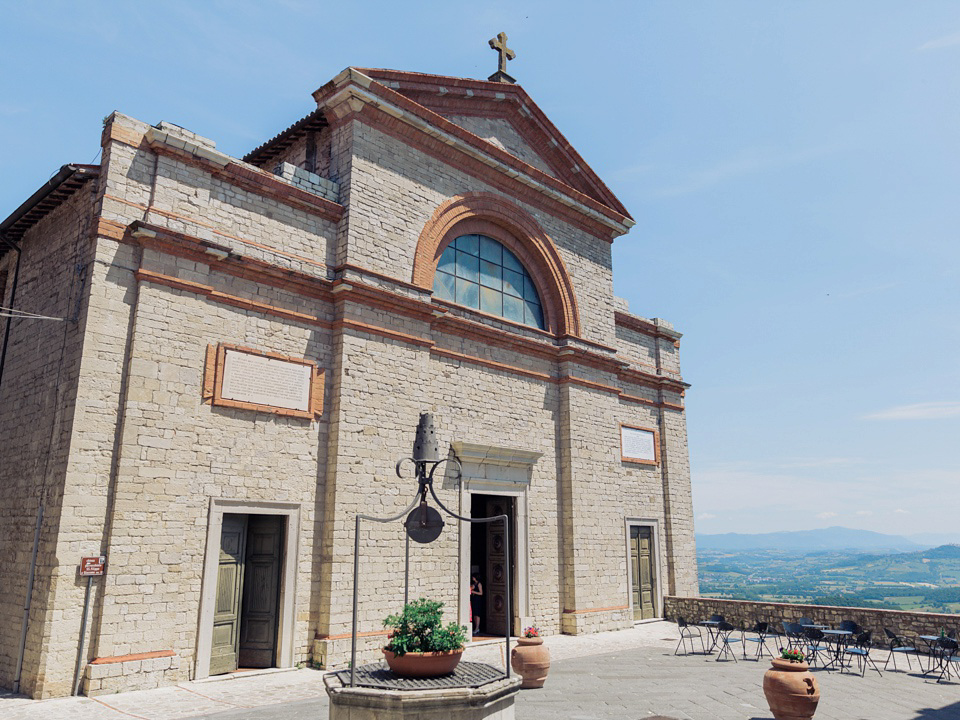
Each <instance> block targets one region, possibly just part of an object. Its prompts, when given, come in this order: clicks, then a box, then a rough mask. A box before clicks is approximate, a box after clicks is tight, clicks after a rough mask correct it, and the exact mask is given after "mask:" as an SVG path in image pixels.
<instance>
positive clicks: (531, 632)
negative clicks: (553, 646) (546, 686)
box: [510, 625, 550, 688]
mask: <svg viewBox="0 0 960 720" xmlns="http://www.w3.org/2000/svg"><path fill="white" fill-rule="evenodd" d="M510 665H511V667H513V669H514V670H516V671H517V674H519V675H520V677H522V678H523V682H522V683H521V685H520V687H521V688H539V687H543V683H544V682H545V681H546V679H547V673H548V672H549V671H550V651H549V650H548V649H547V646H546V645H544V644H543V638H542V637H541V636H540V628H538V627H537V626H536V625H531V626H530V627H528V628H526V629H525V630H524V631H523V635H522V636H521V637H518V638H517V646H516V647H515V648H514V649H513V651H512V652H511V653H510Z"/></svg>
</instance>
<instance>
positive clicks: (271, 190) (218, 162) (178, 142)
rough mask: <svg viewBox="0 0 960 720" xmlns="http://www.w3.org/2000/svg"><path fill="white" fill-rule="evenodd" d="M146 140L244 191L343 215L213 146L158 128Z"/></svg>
mask: <svg viewBox="0 0 960 720" xmlns="http://www.w3.org/2000/svg"><path fill="white" fill-rule="evenodd" d="M144 139H145V141H146V143H147V145H148V146H149V147H150V149H151V150H152V151H153V152H155V153H157V154H158V155H165V156H168V157H172V158H175V159H177V160H180V161H181V162H184V163H186V164H188V165H191V166H192V167H196V168H198V169H201V170H204V171H205V172H208V173H210V174H211V175H212V176H213V177H215V178H217V179H219V180H223V181H224V182H226V183H229V184H231V185H235V186H236V187H239V188H241V189H243V190H247V191H249V192H252V193H254V194H256V195H261V196H263V197H268V198H270V199H272V200H276V201H277V202H279V203H282V204H284V205H288V206H290V207H293V208H296V209H298V210H303V211H304V212H308V213H310V214H311V215H316V216H318V217H321V218H323V219H325V220H329V221H330V222H334V223H336V222H339V221H340V219H341V217H342V216H343V211H344V208H343V206H342V205H340V204H339V203H335V202H333V201H331V200H327V199H326V198H323V197H320V196H319V195H315V194H313V193H311V192H307V191H306V190H303V189H301V188H298V187H296V186H294V185H291V184H289V183H287V182H285V181H284V180H282V179H280V178H278V177H277V176H276V175H273V174H271V173H268V172H266V171H265V170H261V169H260V168H257V167H254V166H252V165H247V164H246V163H242V162H241V161H239V160H235V159H234V158H231V157H230V156H228V155H224V154H223V153H220V152H218V151H216V150H213V149H211V148H207V147H205V146H203V145H198V144H192V143H190V142H188V141H186V140H185V139H183V138H174V137H173V136H170V135H168V134H167V133H164V132H161V131H159V130H156V128H151V129H150V130H148V131H147V132H146V134H145V135H144Z"/></svg>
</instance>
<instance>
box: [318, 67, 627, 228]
mask: <svg viewBox="0 0 960 720" xmlns="http://www.w3.org/2000/svg"><path fill="white" fill-rule="evenodd" d="M345 77H346V78H348V79H347V80H345V81H341V82H340V84H338V80H334V81H331V83H328V84H327V85H325V86H324V87H323V88H321V89H320V90H318V91H317V92H316V93H314V97H315V98H316V99H317V102H318V105H319V106H320V107H326V108H327V109H328V110H329V112H330V113H331V115H332V116H334V118H335V119H332V120H331V124H340V123H343V122H346V121H347V120H350V119H359V120H360V121H362V122H365V123H367V124H368V125H370V126H372V127H374V128H376V129H378V130H380V131H382V132H384V133H386V134H388V135H391V136H392V137H395V138H397V139H399V140H401V141H402V142H405V143H407V144H409V145H411V146H412V147H414V148H416V149H418V150H421V151H423V152H425V153H427V154H429V155H431V156H433V157H436V158H438V159H441V160H443V161H444V162H446V163H448V164H452V165H455V166H456V167H457V168H458V169H460V170H462V171H464V172H467V173H469V174H471V175H473V176H474V177H477V178H479V179H481V180H483V181H485V182H487V183H489V184H491V185H493V186H495V187H497V188H498V189H502V190H503V192H504V193H505V194H507V195H510V196H514V197H518V198H521V199H522V200H523V201H524V202H528V203H530V204H531V205H534V206H536V207H538V208H540V209H542V210H544V211H546V212H549V213H551V214H553V215H556V216H557V217H559V218H561V219H562V220H564V221H566V222H568V223H570V224H572V225H575V226H576V227H579V228H581V229H583V230H584V231H586V232H589V233H590V234H592V235H594V236H596V237H598V238H601V239H603V240H606V241H608V242H612V241H613V238H614V237H616V236H618V235H622V234H624V233H625V232H627V230H629V229H630V227H631V226H632V225H633V224H634V222H633V220H632V219H631V218H629V217H628V216H626V215H624V214H622V213H620V212H618V211H616V210H614V209H612V208H610V207H609V206H607V205H604V204H603V203H600V202H598V201H596V200H594V199H593V198H591V197H589V196H588V195H585V194H583V193H582V192H580V191H579V190H576V189H575V188H572V187H570V186H569V185H567V184H566V183H563V182H561V181H560V180H558V179H556V178H554V177H553V176H551V175H549V174H547V173H545V172H543V171H541V170H538V169H537V168H535V167H533V166H532V165H529V164H527V163H525V162H523V161H522V160H520V159H519V158H517V157H515V156H514V155H511V154H510V153H508V152H506V151H504V150H501V149H500V148H498V147H496V146H495V145H493V144H491V143H489V142H487V141H486V140H483V139H481V138H479V137H477V136H476V135H474V134H473V133H470V132H468V131H467V130H464V129H463V128H461V127H460V126H459V125H457V124H456V123H454V122H452V121H450V120H447V119H446V118H444V117H443V116H442V115H439V114H438V113H435V112H433V111H431V110H428V109H427V108H425V107H423V106H422V105H420V104H418V103H416V102H414V101H412V100H410V99H409V98H407V97H405V96H403V95H402V94H400V93H398V92H396V91H394V90H391V89H390V88H387V87H385V86H383V85H381V84H380V83H377V82H373V81H372V80H370V78H366V77H365V76H363V75H362V74H360V73H357V72H356V71H350V72H345V73H344V74H342V75H341V76H340V78H345ZM338 79H339V78H338Z"/></svg>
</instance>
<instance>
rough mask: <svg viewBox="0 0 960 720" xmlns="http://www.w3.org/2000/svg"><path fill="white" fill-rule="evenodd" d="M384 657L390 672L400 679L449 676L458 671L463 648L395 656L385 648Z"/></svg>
mask: <svg viewBox="0 0 960 720" xmlns="http://www.w3.org/2000/svg"><path fill="white" fill-rule="evenodd" d="M383 655H384V657H385V658H386V660H387V665H389V666H390V670H391V671H392V672H393V673H394V674H396V675H399V676H400V677H408V678H431V677H440V676H441V675H449V674H450V673H452V672H453V671H454V670H456V668H457V665H459V664H460V657H461V656H462V655H463V648H460V649H459V650H450V651H449V652H427V653H421V652H408V653H404V654H403V655H394V654H393V652H391V651H390V650H387V649H386V648H384V650H383Z"/></svg>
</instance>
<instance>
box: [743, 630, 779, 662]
mask: <svg viewBox="0 0 960 720" xmlns="http://www.w3.org/2000/svg"><path fill="white" fill-rule="evenodd" d="M749 632H752V633H753V637H749V636H747V634H746V633H744V635H743V659H744V660H746V659H747V643H748V642H751V643H756V645H757V652H756V654H755V656H756V659H757V660H759V659H760V658H761V657H763V652H764V650H766V652H767V655H769V656H770V657H773V653H772V652H770V648H768V647H767V637H768V635H769V634H770V631H769V625H768V624H767V623H765V622H758V623H757V624H756V625H754V626H753V629H752V630H750V631H749Z"/></svg>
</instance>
